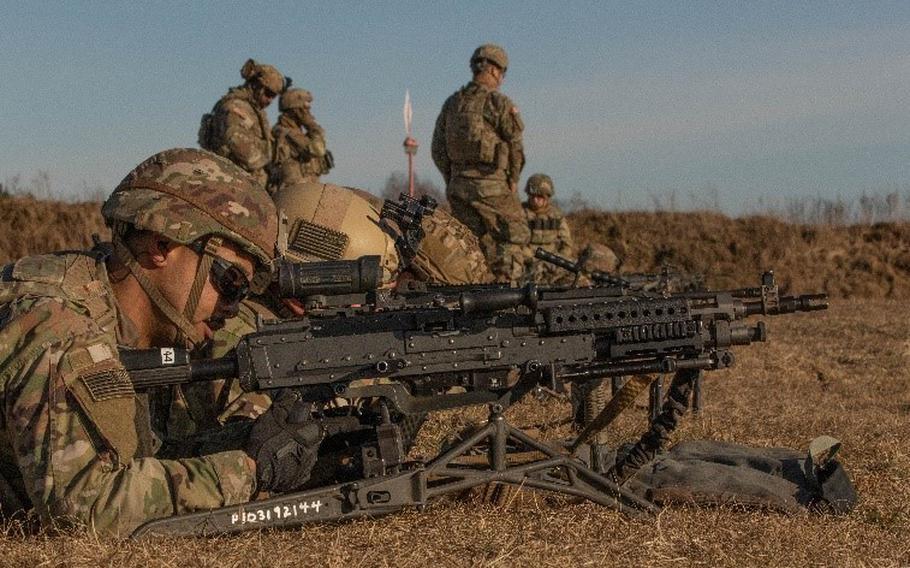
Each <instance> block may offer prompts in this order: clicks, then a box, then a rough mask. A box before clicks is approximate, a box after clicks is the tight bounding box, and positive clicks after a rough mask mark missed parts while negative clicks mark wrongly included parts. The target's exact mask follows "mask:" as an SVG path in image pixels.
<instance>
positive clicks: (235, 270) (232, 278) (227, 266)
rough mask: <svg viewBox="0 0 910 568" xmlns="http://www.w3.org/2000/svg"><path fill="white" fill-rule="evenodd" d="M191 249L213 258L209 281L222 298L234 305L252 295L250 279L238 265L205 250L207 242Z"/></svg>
mask: <svg viewBox="0 0 910 568" xmlns="http://www.w3.org/2000/svg"><path fill="white" fill-rule="evenodd" d="M190 248H191V249H193V250H194V251H196V253H198V254H199V255H206V254H207V255H209V256H211V257H212V268H211V269H209V279H210V280H211V281H212V286H214V287H215V291H216V292H218V295H220V296H221V298H222V299H223V300H224V301H225V302H227V303H229V304H234V303H237V302H241V301H243V300H244V299H245V298H246V297H247V296H249V295H250V279H249V278H247V275H246V273H245V272H244V271H243V270H241V269H240V267H238V266H237V265H236V264H233V263H231V262H228V261H227V260H225V259H223V258H221V257H220V256H215V255H214V254H211V253H209V252H207V251H206V250H205V240H199V241H196V242H194V243H193V244H192V245H190Z"/></svg>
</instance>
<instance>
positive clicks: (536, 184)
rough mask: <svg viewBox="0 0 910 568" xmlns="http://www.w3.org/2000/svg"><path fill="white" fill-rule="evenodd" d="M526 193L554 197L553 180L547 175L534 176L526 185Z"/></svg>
mask: <svg viewBox="0 0 910 568" xmlns="http://www.w3.org/2000/svg"><path fill="white" fill-rule="evenodd" d="M525 193H527V194H528V195H543V196H545V197H552V196H553V180H552V179H550V176H548V175H547V174H534V175H532V176H531V177H529V178H528V183H527V185H525Z"/></svg>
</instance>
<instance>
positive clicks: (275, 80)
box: [240, 59, 285, 93]
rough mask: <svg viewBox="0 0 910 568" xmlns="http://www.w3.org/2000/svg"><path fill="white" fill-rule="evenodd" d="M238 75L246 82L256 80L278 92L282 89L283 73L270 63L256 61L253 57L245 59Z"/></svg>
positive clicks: (283, 83)
mask: <svg viewBox="0 0 910 568" xmlns="http://www.w3.org/2000/svg"><path fill="white" fill-rule="evenodd" d="M240 76H241V77H243V78H244V79H245V80H246V81H247V82H256V83H259V84H260V85H262V86H263V87H265V88H266V89H268V90H270V91H272V92H273V93H280V92H282V91H284V87H285V82H284V75H282V74H281V72H280V71H279V70H278V69H276V68H275V67H273V66H271V65H267V64H265V63H257V62H256V60H255V59H247V60H246V62H244V64H243V67H241V68H240Z"/></svg>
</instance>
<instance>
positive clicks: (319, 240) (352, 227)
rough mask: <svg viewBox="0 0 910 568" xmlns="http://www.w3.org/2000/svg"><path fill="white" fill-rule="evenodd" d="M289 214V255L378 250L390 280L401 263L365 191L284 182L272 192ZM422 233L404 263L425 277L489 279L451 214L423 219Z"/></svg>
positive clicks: (328, 256) (347, 256) (307, 257)
mask: <svg viewBox="0 0 910 568" xmlns="http://www.w3.org/2000/svg"><path fill="white" fill-rule="evenodd" d="M273 198H274V199H275V203H276V204H277V205H278V208H279V209H280V210H281V212H282V214H284V215H285V216H286V217H287V220H288V231H287V239H288V242H287V246H286V251H285V255H286V256H287V257H288V258H289V259H290V260H295V261H304V262H305V261H314V260H354V259H356V258H359V257H361V256H363V255H378V256H379V257H380V258H381V261H380V265H381V266H382V269H383V282H384V283H385V284H390V283H392V282H393V281H394V280H395V279H396V278H397V276H398V273H399V270H400V269H401V268H403V266H402V260H401V257H400V255H399V253H398V249H397V248H396V246H395V237H396V236H397V233H396V232H395V231H394V230H393V228H392V227H390V226H389V225H388V224H387V223H386V222H385V221H380V219H379V215H380V211H381V210H382V205H383V200H382V199H380V198H378V197H376V196H374V195H371V194H369V193H367V192H365V191H362V190H359V189H354V188H350V187H342V186H338V185H332V184H323V183H319V182H303V183H298V184H292V185H288V186H285V187H282V188H281V189H279V190H278V192H277V193H275V195H274V196H273ZM421 226H422V228H423V229H424V232H425V236H424V239H423V241H422V242H421V244H420V246H419V247H418V249H417V256H416V257H415V258H414V259H413V260H412V261H411V264H410V265H409V266H408V267H407V268H409V269H411V270H413V271H414V272H415V274H416V275H417V277H418V278H420V279H421V280H425V281H427V282H434V283H447V284H467V283H471V282H491V281H492V279H493V277H492V274H491V273H490V269H489V267H488V266H487V264H486V261H485V259H484V257H483V253H482V252H481V250H480V246H479V244H478V243H477V237H475V236H474V235H473V233H471V232H470V231H469V230H468V229H467V227H465V226H464V225H462V224H461V223H459V222H458V221H457V220H455V218H454V217H452V216H451V215H448V214H446V213H444V212H442V211H439V210H437V211H436V212H435V213H434V214H433V215H431V216H428V217H424V219H423V222H422V223H421Z"/></svg>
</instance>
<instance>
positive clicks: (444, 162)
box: [430, 101, 452, 184]
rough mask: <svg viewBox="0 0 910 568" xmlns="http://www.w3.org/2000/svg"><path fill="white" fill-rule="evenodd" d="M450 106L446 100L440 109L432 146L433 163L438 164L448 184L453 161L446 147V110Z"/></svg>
mask: <svg viewBox="0 0 910 568" xmlns="http://www.w3.org/2000/svg"><path fill="white" fill-rule="evenodd" d="M448 106H449V105H448V101H446V104H444V105H442V110H441V111H439V116H438V117H437V118H436V127H435V128H434V129H433V144H432V145H431V146H430V154H431V155H432V157H433V163H434V164H436V168H437V169H438V170H439V173H441V174H442V179H443V180H445V182H446V184H448V183H449V177H450V176H451V174H452V162H451V161H450V160H449V152H448V150H447V149H446V112H447V109H448Z"/></svg>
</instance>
